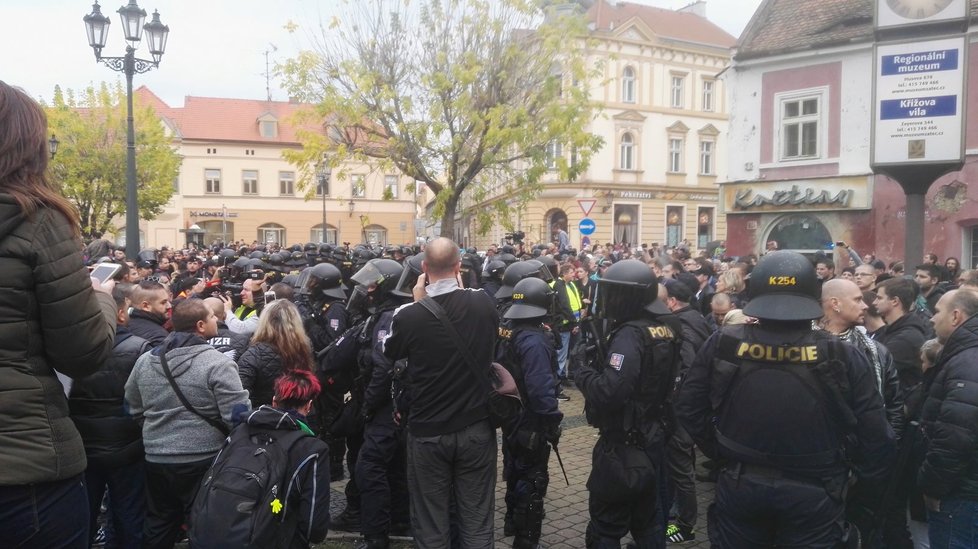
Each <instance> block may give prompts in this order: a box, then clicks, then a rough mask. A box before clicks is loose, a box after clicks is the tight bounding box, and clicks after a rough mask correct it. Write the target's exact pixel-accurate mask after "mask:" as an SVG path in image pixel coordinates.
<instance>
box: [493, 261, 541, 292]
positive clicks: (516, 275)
mask: <svg viewBox="0 0 978 549" xmlns="http://www.w3.org/2000/svg"><path fill="white" fill-rule="evenodd" d="M545 270H547V268H546V267H544V266H543V264H542V263H540V262H539V261H537V260H535V259H530V260H527V261H518V262H516V263H513V264H512V265H510V266H509V267H506V271H505V272H503V285H502V286H500V287H499V289H498V290H496V299H509V298H511V297H513V288H514V287H515V286H516V284H517V283H518V282H519V281H521V280H523V279H524V278H531V277H532V278H541V271H545Z"/></svg>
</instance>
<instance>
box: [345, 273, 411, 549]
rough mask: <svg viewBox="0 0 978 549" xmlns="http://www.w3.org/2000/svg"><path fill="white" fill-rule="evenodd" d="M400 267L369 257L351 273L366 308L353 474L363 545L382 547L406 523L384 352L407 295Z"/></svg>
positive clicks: (401, 455)
mask: <svg viewBox="0 0 978 549" xmlns="http://www.w3.org/2000/svg"><path fill="white" fill-rule="evenodd" d="M403 271H404V268H403V267H402V266H401V264H400V263H398V262H396V261H394V260H393V259H372V260H370V261H369V262H367V264H366V265H365V266H364V267H363V268H362V269H360V271H359V272H357V273H356V274H355V275H353V278H352V280H353V282H355V283H356V284H358V285H360V286H361V287H363V288H365V289H366V291H367V298H368V310H369V311H370V317H369V318H368V320H367V324H366V326H365V328H364V332H363V333H364V335H365V336H366V337H365V338H364V340H363V347H362V348H361V352H360V359H359V362H360V377H361V379H362V385H363V387H364V389H363V404H362V410H361V415H362V417H363V421H364V431H363V445H362V446H361V447H360V455H359V457H358V459H357V464H356V475H355V478H356V483H357V488H358V489H359V492H360V531H361V533H362V534H363V537H364V543H363V544H362V545H360V546H359V547H361V548H363V549H386V548H387V547H388V546H389V545H390V534H391V531H392V529H393V530H395V531H398V532H399V533H400V532H401V531H404V530H406V529H407V525H408V524H409V519H408V497H407V469H406V467H407V455H406V451H405V447H404V438H403V437H402V436H400V429H401V427H400V426H399V425H397V424H396V423H395V421H394V405H393V401H392V397H391V384H392V382H393V376H394V364H393V362H392V361H391V360H390V359H388V358H387V357H386V356H384V352H383V344H384V339H386V338H387V334H389V333H390V329H391V321H392V320H393V318H394V309H396V308H397V307H399V306H400V305H403V304H404V303H406V302H407V301H408V299H407V298H404V297H401V296H398V295H397V294H395V293H394V290H395V289H397V285H398V282H399V281H400V279H401V275H402V274H403ZM392 525H393V526H392Z"/></svg>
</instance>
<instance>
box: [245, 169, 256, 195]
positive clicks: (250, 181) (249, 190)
mask: <svg viewBox="0 0 978 549" xmlns="http://www.w3.org/2000/svg"><path fill="white" fill-rule="evenodd" d="M241 187H242V189H241V193H242V194H258V170H244V171H243V172H241Z"/></svg>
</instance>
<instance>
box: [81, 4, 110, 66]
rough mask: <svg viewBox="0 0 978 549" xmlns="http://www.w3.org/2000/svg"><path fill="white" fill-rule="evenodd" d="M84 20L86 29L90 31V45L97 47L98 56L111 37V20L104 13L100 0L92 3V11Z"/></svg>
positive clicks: (96, 53) (96, 54)
mask: <svg viewBox="0 0 978 549" xmlns="http://www.w3.org/2000/svg"><path fill="white" fill-rule="evenodd" d="M83 20H84V21H85V31H86V32H87V33H88V45H89V46H91V47H92V48H93V49H95V56H96V57H98V55H99V53H100V52H101V51H102V48H104V47H105V41H106V40H108V38H109V23H111V21H109V18H108V17H106V16H104V15H102V10H101V9H100V8H99V5H98V2H96V3H94V4H92V13H90V14H88V15H86V16H85V17H84V18H83Z"/></svg>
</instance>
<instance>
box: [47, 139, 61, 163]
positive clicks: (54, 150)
mask: <svg viewBox="0 0 978 549" xmlns="http://www.w3.org/2000/svg"><path fill="white" fill-rule="evenodd" d="M60 144H61V141H58V138H57V137H56V136H55V135H54V134H53V133H52V134H51V139H48V152H49V153H50V154H51V158H54V155H56V154H58V145H60Z"/></svg>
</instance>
